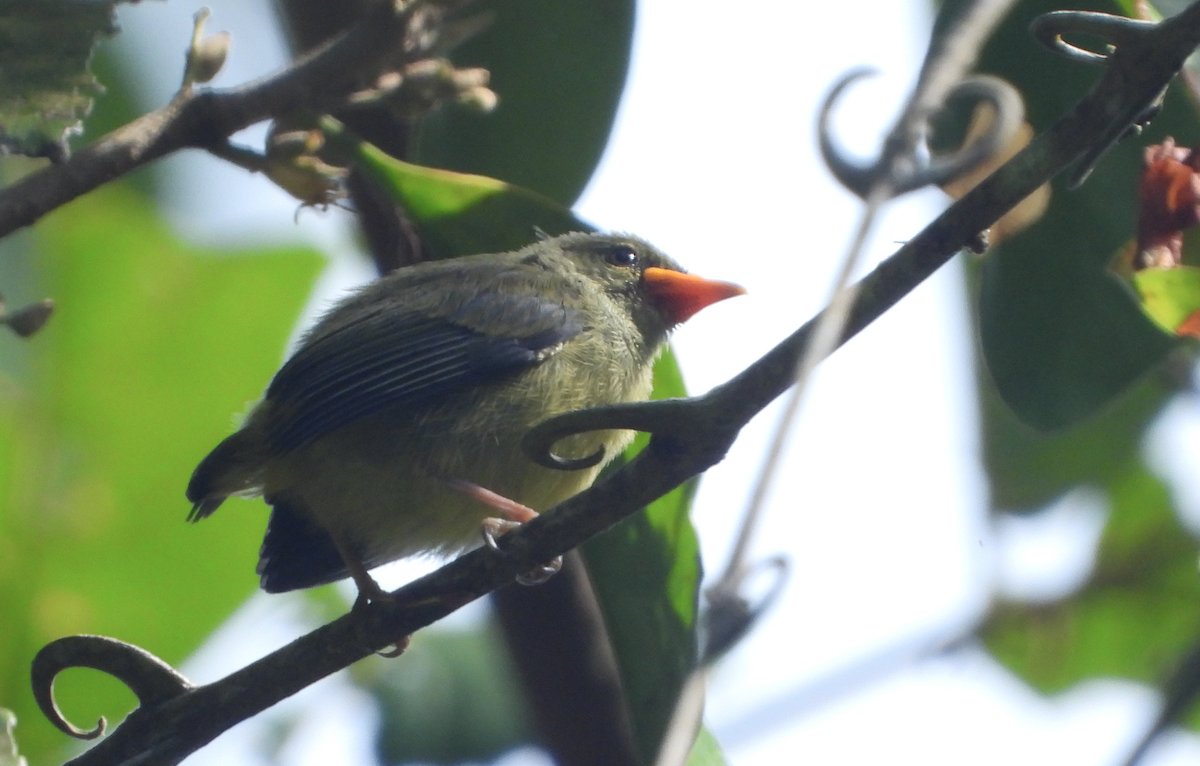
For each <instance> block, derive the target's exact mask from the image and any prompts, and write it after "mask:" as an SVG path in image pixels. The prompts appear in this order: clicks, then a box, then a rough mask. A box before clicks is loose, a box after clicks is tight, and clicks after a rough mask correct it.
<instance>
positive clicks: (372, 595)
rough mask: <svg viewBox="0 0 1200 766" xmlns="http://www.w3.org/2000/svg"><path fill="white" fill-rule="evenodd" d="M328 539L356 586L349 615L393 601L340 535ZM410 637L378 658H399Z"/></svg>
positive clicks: (406, 637)
mask: <svg viewBox="0 0 1200 766" xmlns="http://www.w3.org/2000/svg"><path fill="white" fill-rule="evenodd" d="M329 537H330V539H331V540H333V547H334V548H336V549H337V552H338V555H339V556H341V557H342V562H343V563H344V564H345V565H346V569H348V570H350V577H351V578H353V579H354V584H355V585H356V586H358V598H356V599H354V606H352V607H350V611H351V613H357V614H362V611H363V610H364V609H366V608H367V605H368V604H371V603H379V602H381V601H390V600H392V599H393V596H392V594H391V593H388V592H387V591H386V590H384V589H383V588H381V587H380V586H379V583H377V582H375V578H374V577H372V576H371V575H370V573H369V572H367V568H366V567H365V566H363V563H362V559H360V558H359V557H358V556H356V555H354V553H353V552H352V551H351V550H350V546H349V545H347V544H346V541H345V540H344V539H343V538H342V536H341V535H339V534H336V533H333V532H330V533H329ZM411 639H412V636H402V637H401V638H400V639H399V640H397V641H396V642H395V643H394V644H392V648H391V649H385V650H384V651H381V652H376V654H378V655H379V656H380V657H387V658H389V659H391V658H393V657H399V656H400V655H401V654H404V650H405V649H407V648H408V642H409V641H410V640H411Z"/></svg>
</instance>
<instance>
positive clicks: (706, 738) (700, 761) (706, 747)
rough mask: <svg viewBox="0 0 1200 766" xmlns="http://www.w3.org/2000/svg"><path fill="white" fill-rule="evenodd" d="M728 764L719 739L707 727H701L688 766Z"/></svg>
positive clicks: (720, 765)
mask: <svg viewBox="0 0 1200 766" xmlns="http://www.w3.org/2000/svg"><path fill="white" fill-rule="evenodd" d="M727 763H729V762H728V761H726V760H725V754H724V753H723V752H721V745H720V743H719V742H717V738H716V737H714V736H713V735H712V732H711V731H709V730H708V728H707V727H704V726H701V727H700V732H699V733H698V734H697V735H696V744H694V745H692V752H691V754H690V755H688V759H687V766H725V764H727Z"/></svg>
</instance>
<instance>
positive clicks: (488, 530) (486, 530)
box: [480, 513, 563, 585]
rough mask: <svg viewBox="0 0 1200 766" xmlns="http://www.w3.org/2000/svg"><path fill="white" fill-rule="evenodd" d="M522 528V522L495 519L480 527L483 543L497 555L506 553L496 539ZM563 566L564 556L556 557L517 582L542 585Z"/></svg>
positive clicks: (490, 519) (488, 520) (522, 575)
mask: <svg viewBox="0 0 1200 766" xmlns="http://www.w3.org/2000/svg"><path fill="white" fill-rule="evenodd" d="M533 515H534V516H536V515H537V513H534V514H533ZM520 526H521V522H519V521H510V520H508V519H497V518H494V517H493V518H487V519H484V520H483V522H482V523H481V524H480V527H481V528H482V530H483V541H484V542H485V543H486V544H487V547H489V548H491V549H492V550H494V551H496V552H497V553H504V551H502V550H500V545H499V544H498V543H497V542H496V538H498V537H500V536H501V535H503V534H505V533H506V532H511V531H513V530H514V529H516V528H518V527H520ZM562 565H563V560H562V556H555V557H554V558H553V559H551V560H550V561H547V562H546V563H545V564H542V565H541V566H539V567H536V568H534V569H531V570H529V571H528V572H525V573H523V574H519V575H517V582H519V583H521V584H522V585H541V584H542V583H544V582H546V581H547V580H549V579H550V578H551V577H553V576H554V575H556V574H558V572H559V570H560V569H562Z"/></svg>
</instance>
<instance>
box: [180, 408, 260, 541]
mask: <svg viewBox="0 0 1200 766" xmlns="http://www.w3.org/2000/svg"><path fill="white" fill-rule="evenodd" d="M259 445H260V440H259V439H258V438H256V437H255V435H254V433H253V432H252V431H251V430H250V429H242V430H241V431H238V432H237V433H235V434H233V435H232V436H229V437H228V438H226V439H225V440H224V441H223V442H221V443H220V444H218V445H217V446H216V448H215V449H214V450H213V451H212V452H210V453H208V456H207V457H205V458H204V459H203V460H201V461H200V465H198V466H196V470H195V471H194V472H193V473H192V479H191V481H189V482H188V488H187V499H188V500H190V501H191V503H192V511H191V513H189V514H188V517H187V520H188V521H199V520H200V519H203V518H207V517H208V516H211V515H212V513H213V512H214V511H215V510H217V508H219V507H221V503H223V502H225V498H227V497H229V496H230V495H241V494H248V493H252V492H254V491H255V489H257V488H258V486H259V485H260V484H261V480H262V470H263V462H264V457H263V454H262V449H261V447H260V446H259Z"/></svg>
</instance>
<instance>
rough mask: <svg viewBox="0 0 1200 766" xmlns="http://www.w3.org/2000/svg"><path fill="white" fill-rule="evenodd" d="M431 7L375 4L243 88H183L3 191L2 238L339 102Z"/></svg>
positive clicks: (385, 60) (417, 0)
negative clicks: (101, 190) (255, 129)
mask: <svg viewBox="0 0 1200 766" xmlns="http://www.w3.org/2000/svg"><path fill="white" fill-rule="evenodd" d="M426 7H429V4H428V3H426V2H425V0H410V2H407V3H402V2H398V1H394V0H388V1H387V2H379V3H376V4H375V5H374V6H373V7H372V8H371V9H370V11H368V12H367V13H366V14H365V15H364V16H363V17H362V19H360V20H359V21H358V23H356V24H355V25H354V26H352V27H350V28H349V29H347V30H346V31H345V32H343V33H342V34H340V35H338V36H336V37H335V38H333V39H331V40H330V41H329V42H328V43H326V44H325V45H323V46H321V47H319V48H316V49H314V50H313V51H312V52H311V53H309V54H308V55H306V56H304V57H302V58H300V59H298V60H297V61H296V62H295V63H294V64H292V65H291V66H289V67H287V68H286V69H284V70H282V71H280V72H278V73H276V74H274V75H270V76H268V77H265V78H263V79H261V80H258V81H255V82H252V83H248V84H246V85H243V86H240V87H237V88H228V89H222V90H202V91H198V92H195V93H192V92H190V91H187V90H185V91H181V92H180V93H179V94H177V95H176V96H175V98H174V99H173V100H172V101H171V103H170V104H168V105H167V106H165V107H163V108H162V109H159V110H157V111H154V112H150V113H149V114H146V115H143V116H142V117H139V118H138V119H136V120H134V121H133V122H131V123H129V124H128V125H124V126H122V127H120V128H118V129H117V130H114V131H113V132H111V133H109V134H108V135H106V136H103V137H102V138H100V139H98V140H97V141H95V142H94V143H92V144H90V145H88V146H86V147H84V148H83V149H81V150H80V151H79V152H77V153H76V154H74V155H73V156H72V157H71V158H70V159H68V160H66V161H65V162H62V163H58V164H54V165H50V166H48V167H46V168H43V169H42V170H40V171H38V172H36V173H33V174H32V175H29V176H27V177H25V178H23V179H21V180H20V181H18V182H17V183H16V184H14V185H12V186H10V187H8V188H6V189H4V190H3V191H0V237H4V236H7V235H8V234H11V233H12V232H13V231H15V230H17V229H19V228H21V227H23V226H29V225H31V224H33V223H34V222H36V221H37V220H38V219H39V218H41V217H42V216H44V215H46V214H47V213H49V212H51V211H53V210H55V209H56V208H58V207H61V206H62V205H65V204H66V203H68V202H70V201H71V200H73V199H75V198H76V197H78V196H80V195H82V194H86V193H87V192H89V191H91V190H93V189H95V188H97V187H99V186H101V185H103V184H105V183H107V182H109V181H112V180H114V179H116V178H120V177H121V176H123V175H125V174H126V173H129V172H130V171H132V170H135V169H137V168H139V167H141V166H142V165H145V164H146V163H148V162H151V161H153V160H156V159H158V158H159V157H162V156H164V155H167V154H170V153H171V152H175V151H178V150H180V149H186V148H201V149H202V148H206V147H208V146H212V145H215V144H218V143H220V142H222V141H224V140H226V139H227V138H228V137H229V136H231V135H233V134H234V133H236V132H238V131H239V130H242V129H243V128H246V127H248V126H250V125H253V124H255V123H257V122H261V121H263V120H265V119H269V118H271V117H275V116H278V115H283V114H289V113H293V112H298V111H309V112H315V113H321V112H325V111H329V110H330V109H332V108H334V107H336V106H339V105H340V104H341V103H342V100H343V99H344V98H345V97H346V96H347V95H348V94H350V93H351V92H352V91H353V90H354V89H355V88H356V87H357V86H358V85H359V84H360V83H361V82H362V81H363V80H370V79H372V77H373V76H374V75H378V74H379V73H380V72H382V71H383V70H384V69H385V68H386V67H387V66H388V64H389V63H393V62H392V57H393V56H394V54H395V53H396V51H397V50H398V49H400V48H401V47H402V46H403V45H404V41H405V36H406V32H407V30H408V26H409V22H410V21H411V20H413V18H414V16H415V15H416V14H417V13H419V12H420V11H421V9H422V8H426Z"/></svg>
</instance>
